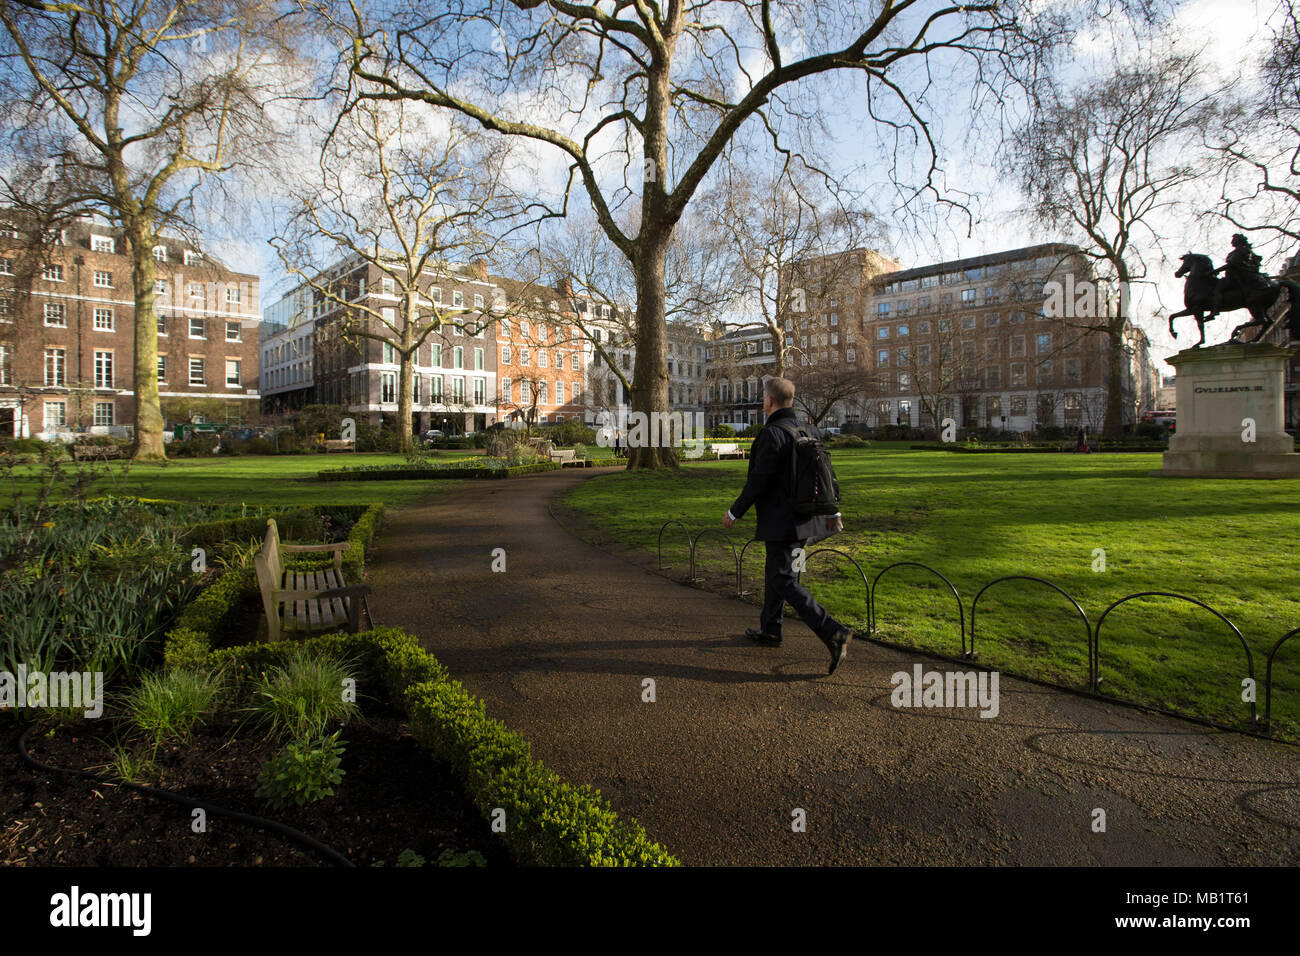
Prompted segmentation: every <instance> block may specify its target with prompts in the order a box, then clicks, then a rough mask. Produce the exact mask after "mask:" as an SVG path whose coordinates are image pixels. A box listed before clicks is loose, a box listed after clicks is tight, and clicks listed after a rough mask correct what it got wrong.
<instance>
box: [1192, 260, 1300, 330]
mask: <svg viewBox="0 0 1300 956" xmlns="http://www.w3.org/2000/svg"><path fill="white" fill-rule="evenodd" d="M1182 258H1183V264H1182V265H1181V266H1179V267H1178V271H1177V272H1175V273H1174V277H1175V278H1178V279H1181V278H1182V277H1183V276H1186V277H1187V282H1186V283H1185V284H1184V285H1183V305H1185V306H1187V308H1185V309H1183V310H1182V311H1181V312H1175V313H1174V314H1173V315H1171V316H1169V334H1170V335H1172V336H1173V337H1174V338H1175V339H1176V338H1178V333H1177V332H1176V331H1174V319H1180V318H1182V317H1183V316H1188V315H1190V316H1194V317H1195V318H1196V326H1197V328H1199V329H1200V331H1201V340H1200V341H1199V342H1197V343H1196V345H1195V346H1193V348H1197V347H1199V346H1202V345H1204V344H1205V323H1206V322H1213V321H1214V320H1215V319H1217V318H1218V317H1219V313H1221V312H1235V311H1236V310H1237V309H1248V310H1249V311H1250V321H1249V322H1245V323H1243V324H1241V325H1239V326H1237V327H1236V328H1235V329H1233V330H1232V335H1231V336H1230V337H1229V339H1228V341H1229V342H1240V341H1242V339H1241V333H1243V332H1244V331H1245V330H1246V329H1259V331H1258V332H1256V333H1255V336H1254V337H1253V338H1252V339H1251V340H1250V341H1252V342H1258V341H1260V340H1261V339H1262V338H1264V336H1266V335H1268V334H1269V333H1270V332H1272V331H1273V329H1274V327H1275V326H1276V325H1277V324H1278V323H1280V322H1282V321H1283V320H1285V321H1286V323H1287V329H1288V330H1289V331H1290V333H1291V337H1292V338H1293V339H1295V338H1300V283H1295V282H1292V281H1291V280H1289V279H1279V280H1278V281H1276V282H1275V281H1273V280H1271V279H1268V278H1265V279H1264V281H1263V282H1261V283H1260V284H1259V286H1258V288H1253V289H1249V290H1248V291H1247V292H1246V293H1245V294H1244V295H1243V294H1242V291H1241V290H1240V289H1237V288H1233V289H1228V290H1226V292H1225V294H1224V296H1223V298H1222V300H1221V301H1218V302H1216V301H1215V294H1216V291H1217V290H1218V287H1219V279H1218V278H1217V277H1216V275H1215V269H1214V263H1213V262H1212V261H1210V257H1209V256H1203V255H1200V254H1199V253H1195V252H1189V253H1187V255H1185V256H1183V257H1182ZM1283 289H1285V290H1286V292H1287V294H1288V300H1287V308H1286V311H1285V312H1284V313H1283V314H1282V315H1280V316H1278V317H1277V319H1276V320H1273V319H1270V318H1269V317H1268V310H1269V309H1271V308H1272V307H1273V305H1274V303H1276V302H1277V300H1278V298H1279V297H1280V296H1281V295H1282V290H1283ZM1207 312H1208V313H1209V316H1208V317H1207V316H1206V314H1205V313H1207Z"/></svg>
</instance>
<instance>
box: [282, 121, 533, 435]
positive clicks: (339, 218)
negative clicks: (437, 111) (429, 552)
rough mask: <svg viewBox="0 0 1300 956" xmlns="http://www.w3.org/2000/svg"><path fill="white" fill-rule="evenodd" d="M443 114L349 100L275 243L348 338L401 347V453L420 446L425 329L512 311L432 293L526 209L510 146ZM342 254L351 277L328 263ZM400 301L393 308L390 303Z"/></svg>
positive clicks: (479, 327) (491, 248) (465, 327)
mask: <svg viewBox="0 0 1300 956" xmlns="http://www.w3.org/2000/svg"><path fill="white" fill-rule="evenodd" d="M445 120H446V117H445V116H435V115H433V114H432V111H430V110H427V109H424V110H422V109H420V108H419V106H418V105H416V104H403V103H400V102H399V103H393V104H389V103H382V102H373V101H365V100H362V101H360V102H357V103H354V104H352V105H351V107H350V108H349V109H348V111H347V112H346V113H345V114H343V115H342V116H340V117H339V120H338V122H337V123H336V124H335V126H334V129H333V130H332V131H331V135H330V136H329V137H328V139H327V140H326V142H325V145H324V148H323V149H322V151H321V155H320V165H319V175H318V176H317V177H314V178H313V180H309V181H306V182H304V183H302V184H301V185H300V186H299V187H298V189H297V190H296V191H295V194H294V205H293V210H292V214H291V216H290V218H289V221H288V223H287V224H286V226H285V228H284V229H282V230H281V231H280V232H279V234H278V235H276V236H275V237H273V238H272V239H271V244H272V245H273V246H274V247H275V249H276V251H277V252H278V253H279V255H280V258H281V260H282V261H283V262H284V264H285V267H286V268H287V269H288V270H289V271H290V273H292V274H294V275H297V276H299V277H301V278H302V280H303V282H304V284H305V285H306V286H307V287H308V288H310V289H311V290H312V292H313V293H314V294H315V296H316V297H317V298H318V300H319V301H321V302H322V303H324V304H325V307H326V308H332V307H339V308H341V309H342V319H341V322H342V325H341V331H342V332H343V333H344V334H345V335H347V336H349V337H351V338H354V339H373V340H376V341H379V342H382V343H385V344H387V345H388V346H390V347H391V348H392V350H393V351H394V352H395V353H396V357H397V359H398V365H399V372H398V374H399V380H398V389H397V418H398V422H399V426H400V428H399V434H400V436H401V448H402V450H403V451H406V450H409V449H410V447H411V443H412V438H411V428H410V422H411V420H412V411H413V408H414V391H415V390H414V368H415V357H416V353H417V352H418V351H419V349H420V348H421V347H422V346H423V345H424V343H425V342H426V341H427V340H428V338H429V336H431V335H433V334H435V333H437V332H440V331H441V330H443V329H444V328H456V329H458V330H460V331H462V332H468V333H469V334H471V335H474V334H478V333H479V332H482V331H483V330H485V329H486V328H487V327H488V326H490V325H492V324H494V323H496V322H499V321H500V320H501V318H503V317H504V316H507V315H509V314H511V306H510V305H509V303H508V302H507V301H506V300H505V298H504V297H500V296H493V297H492V300H491V302H490V303H489V302H487V301H485V302H484V303H483V304H482V305H480V306H476V305H475V304H474V301H473V300H472V299H468V298H467V299H464V300H462V301H460V302H457V301H456V299H455V298H453V296H452V295H451V294H450V290H449V294H448V296H447V297H446V301H442V299H441V297H440V296H435V295H433V294H432V292H431V289H432V288H433V287H435V286H436V287H438V288H439V289H441V288H442V287H443V286H444V285H449V284H452V283H456V282H463V281H465V280H466V279H467V278H470V276H469V275H468V274H467V272H466V269H465V266H467V265H469V264H471V263H474V262H487V261H489V260H491V259H492V258H493V257H494V255H495V253H496V250H497V244H498V242H499V239H500V235H501V233H502V232H505V231H508V229H507V228H506V226H508V225H509V223H510V222H511V221H512V220H513V219H514V218H515V216H516V215H517V214H518V212H519V209H520V206H519V204H518V203H517V201H516V199H515V196H514V192H513V190H512V189H511V188H510V187H509V185H508V184H507V183H506V181H505V178H506V170H507V164H508V162H509V156H508V153H507V151H506V149H505V148H504V145H503V144H502V143H499V142H498V143H487V142H485V141H484V137H483V135H482V133H481V132H475V131H474V130H473V129H470V128H468V127H467V125H466V124H465V123H463V122H461V121H459V120H457V119H456V118H455V117H453V118H452V122H450V123H444V121H445ZM340 261H341V262H343V263H346V264H347V267H346V269H345V273H346V274H344V275H337V274H335V273H334V272H333V271H328V272H327V271H325V270H327V269H329V267H330V266H331V265H333V264H334V263H336V262H340ZM358 269H361V270H362V272H361V273H360V274H361V275H364V273H365V272H368V271H371V269H373V270H377V271H378V273H379V275H380V276H381V283H382V286H383V287H384V288H381V291H388V292H390V295H389V296H384V297H382V298H380V297H376V296H375V295H374V292H375V290H374V288H373V287H372V288H371V289H370V290H367V289H366V287H365V282H364V279H363V280H362V281H361V282H360V283H358V281H357V278H356V276H354V275H353V273H354V272H356V270H358ZM394 298H395V300H396V303H397V305H396V306H395V307H394V306H393V305H390V304H386V303H391V302H392V301H393V300H394Z"/></svg>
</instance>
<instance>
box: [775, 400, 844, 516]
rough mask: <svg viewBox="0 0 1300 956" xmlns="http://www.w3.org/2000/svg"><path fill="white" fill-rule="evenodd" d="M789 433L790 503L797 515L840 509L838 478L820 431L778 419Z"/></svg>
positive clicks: (827, 512) (825, 512)
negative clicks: (791, 446)
mask: <svg viewBox="0 0 1300 956" xmlns="http://www.w3.org/2000/svg"><path fill="white" fill-rule="evenodd" d="M779 427H781V428H783V429H784V430H785V431H786V432H788V433H789V435H790V438H791V441H792V444H793V448H792V449H791V453H790V483H789V489H790V503H791V506H792V507H793V509H794V513H795V517H797V518H812V517H815V516H818V515H834V514H838V513H839V510H840V482H839V479H838V478H836V477H835V469H834V467H832V465H831V456H830V454H829V453H828V452H827V451H826V446H825V445H824V444H822V440H821V437H820V434H819V433H818V432H817V431H816V430H815V429H812V430H810V429H808V428H806V427H804V426H803V425H797V424H795V423H794V422H789V421H785V422H780V423H779Z"/></svg>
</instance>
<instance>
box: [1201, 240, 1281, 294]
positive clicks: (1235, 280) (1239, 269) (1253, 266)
mask: <svg viewBox="0 0 1300 956" xmlns="http://www.w3.org/2000/svg"><path fill="white" fill-rule="evenodd" d="M1262 261H1263V260H1262V259H1261V258H1260V256H1259V255H1258V254H1257V253H1256V252H1255V250H1254V249H1252V248H1251V246H1250V240H1248V239H1247V238H1246V237H1245V236H1243V235H1242V234H1241V233H1237V234H1235V235H1234V236H1233V237H1232V251H1231V252H1230V253H1228V257H1227V258H1226V259H1225V260H1224V261H1223V265H1221V266H1219V268H1217V269H1215V270H1214V272H1215V274H1216V275H1217V274H1218V273H1220V272H1222V273H1224V277H1223V280H1222V281H1221V282H1219V284H1218V285H1217V286H1216V287H1215V290H1214V295H1215V308H1216V309H1218V308H1219V307H1220V306H1221V305H1222V304H1223V302H1224V300H1225V299H1226V298H1227V297H1228V295H1229V293H1232V292H1236V293H1237V294H1239V295H1240V296H1241V300H1242V303H1243V304H1244V303H1245V301H1246V298H1247V297H1248V296H1249V295H1250V293H1251V292H1252V291H1255V290H1257V289H1259V288H1260V287H1262V286H1264V285H1266V284H1267V281H1268V280H1267V278H1266V277H1265V276H1264V275H1263V274H1261V273H1260V271H1259V266H1260V263H1261V262H1262Z"/></svg>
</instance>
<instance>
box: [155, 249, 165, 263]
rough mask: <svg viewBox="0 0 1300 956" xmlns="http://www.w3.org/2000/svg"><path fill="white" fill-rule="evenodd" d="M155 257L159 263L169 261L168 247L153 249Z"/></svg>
mask: <svg viewBox="0 0 1300 956" xmlns="http://www.w3.org/2000/svg"><path fill="white" fill-rule="evenodd" d="M153 257H154V258H155V259H157V260H158V261H159V262H166V261H167V247H166V246H154V247H153Z"/></svg>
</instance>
